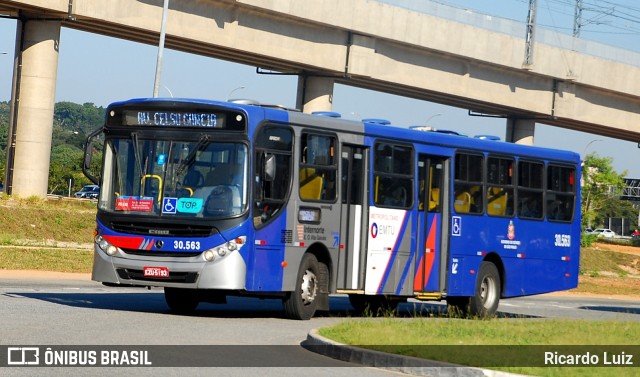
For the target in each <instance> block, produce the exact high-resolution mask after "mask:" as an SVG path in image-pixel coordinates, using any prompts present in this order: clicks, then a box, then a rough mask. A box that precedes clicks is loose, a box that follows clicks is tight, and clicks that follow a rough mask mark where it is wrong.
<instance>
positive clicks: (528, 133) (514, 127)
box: [506, 118, 536, 145]
mask: <svg viewBox="0 0 640 377" xmlns="http://www.w3.org/2000/svg"><path fill="white" fill-rule="evenodd" d="M535 129H536V122H535V121H534V120H533V119H516V118H508V119H507V134H506V139H507V140H506V141H508V142H510V143H516V144H524V145H533V136H534V133H535Z"/></svg>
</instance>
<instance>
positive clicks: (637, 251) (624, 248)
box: [592, 242, 640, 256]
mask: <svg viewBox="0 0 640 377" xmlns="http://www.w3.org/2000/svg"><path fill="white" fill-rule="evenodd" d="M592 246H593V247H594V248H599V249H607V250H612V251H616V252H619V253H625V254H632V255H637V256H640V247H637V246H629V245H615V244H610V243H601V242H594V243H593V245H592Z"/></svg>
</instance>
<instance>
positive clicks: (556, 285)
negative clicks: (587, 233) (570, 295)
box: [505, 221, 580, 296]
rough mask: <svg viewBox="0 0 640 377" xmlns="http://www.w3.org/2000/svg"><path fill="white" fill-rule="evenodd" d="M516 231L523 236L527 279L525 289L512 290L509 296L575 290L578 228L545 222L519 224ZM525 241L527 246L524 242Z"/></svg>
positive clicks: (520, 249) (521, 252) (521, 249)
mask: <svg viewBox="0 0 640 377" xmlns="http://www.w3.org/2000/svg"><path fill="white" fill-rule="evenodd" d="M514 223H515V224H516V226H515V228H516V230H515V231H514V232H515V234H516V237H519V233H525V234H523V237H522V238H523V242H522V243H521V244H519V245H517V247H518V254H517V255H518V256H519V257H520V258H521V259H522V260H524V265H525V270H524V271H523V273H526V278H525V279H523V282H522V289H521V290H519V291H516V290H509V291H507V292H505V295H506V296H512V295H513V296H517V295H529V294H539V293H547V292H553V291H558V290H566V289H571V288H575V287H576V286H577V282H578V272H577V268H576V267H577V265H578V262H577V261H578V260H579V247H580V234H579V233H576V230H577V231H579V227H574V226H573V225H572V224H568V223H567V224H563V223H553V226H550V225H551V224H550V223H548V222H542V221H526V222H525V221H519V222H514ZM525 241H526V242H525Z"/></svg>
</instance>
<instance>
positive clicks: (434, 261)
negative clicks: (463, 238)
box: [413, 212, 443, 292]
mask: <svg viewBox="0 0 640 377" xmlns="http://www.w3.org/2000/svg"><path fill="white" fill-rule="evenodd" d="M418 217H419V220H418V223H419V224H420V226H419V227H418V228H415V229H422V227H423V224H424V226H426V227H427V229H426V234H425V233H424V232H420V234H418V240H419V241H418V250H417V254H416V263H415V278H414V286H413V290H414V291H416V292H440V291H442V289H443V287H441V286H440V263H441V261H442V251H441V249H440V245H441V244H442V243H441V238H442V237H441V231H440V230H441V229H442V225H441V224H442V215H441V214H438V213H429V214H428V216H426V220H425V214H424V212H420V213H418ZM425 221H426V224H425ZM422 282H426V283H425V284H422Z"/></svg>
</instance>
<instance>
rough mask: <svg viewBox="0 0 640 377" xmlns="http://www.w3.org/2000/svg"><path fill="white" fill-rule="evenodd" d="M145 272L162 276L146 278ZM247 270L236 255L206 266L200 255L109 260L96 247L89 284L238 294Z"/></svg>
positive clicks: (242, 287)
mask: <svg viewBox="0 0 640 377" xmlns="http://www.w3.org/2000/svg"><path fill="white" fill-rule="evenodd" d="M145 270H147V271H149V270H155V271H161V272H162V273H161V274H156V276H145ZM246 270H247V268H246V263H245V261H244V259H243V258H242V255H240V253H239V252H233V253H229V254H228V255H225V256H224V257H219V258H217V259H215V260H214V261H211V262H207V261H205V260H204V259H203V257H202V256H201V255H198V256H195V257H187V258H171V257H152V256H138V255H127V254H124V253H122V252H119V253H118V254H117V255H116V256H109V255H107V254H105V253H104V252H103V251H102V250H101V249H100V248H99V247H98V246H97V245H96V246H94V251H93V270H92V273H91V280H94V281H98V282H102V283H108V284H114V285H123V286H156V287H177V288H191V289H225V290H241V289H244V288H245V277H246ZM165 271H166V273H165ZM165 275H166V276H165Z"/></svg>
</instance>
